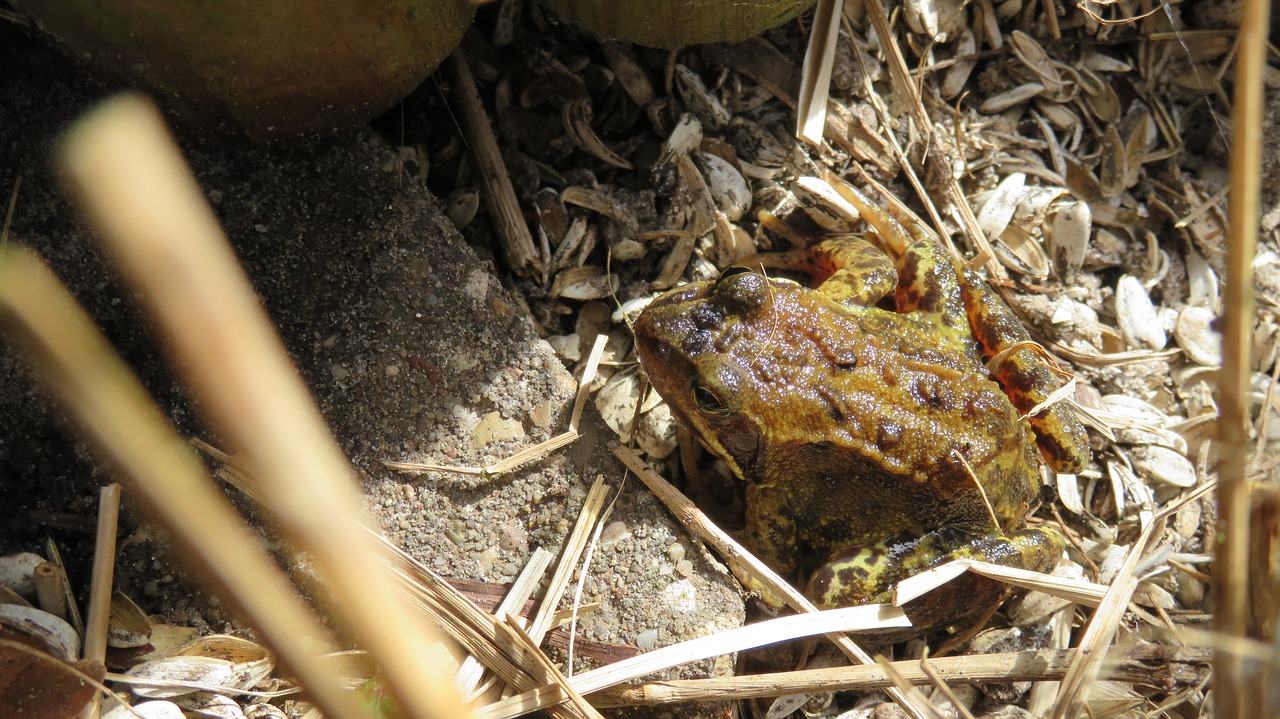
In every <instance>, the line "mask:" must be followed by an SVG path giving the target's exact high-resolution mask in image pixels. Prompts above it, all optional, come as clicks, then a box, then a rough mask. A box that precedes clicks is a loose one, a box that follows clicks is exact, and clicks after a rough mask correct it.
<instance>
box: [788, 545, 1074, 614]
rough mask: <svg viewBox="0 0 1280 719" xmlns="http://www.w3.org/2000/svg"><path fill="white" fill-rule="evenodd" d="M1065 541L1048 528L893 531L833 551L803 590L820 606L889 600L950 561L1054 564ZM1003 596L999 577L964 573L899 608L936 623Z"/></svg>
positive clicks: (987, 606) (977, 610) (1037, 567)
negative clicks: (904, 584)
mask: <svg viewBox="0 0 1280 719" xmlns="http://www.w3.org/2000/svg"><path fill="white" fill-rule="evenodd" d="M1064 545H1065V542H1064V541H1063V539H1062V535H1061V534H1059V533H1058V531H1057V530H1056V529H1054V528H1052V527H1035V528H1028V529H1023V530H1019V531H1016V532H1010V533H1007V534H1003V535H991V536H973V535H967V534H965V533H963V532H961V531H960V530H956V529H941V530H936V531H932V532H928V533H926V534H924V535H923V536H906V535H904V536H900V537H896V538H894V539H892V540H888V541H884V542H879V543H877V544H873V545H868V546H862V547H855V548H851V549H848V550H844V551H837V552H834V553H832V555H831V556H830V557H828V560H827V561H826V563H824V564H823V565H822V566H820V567H818V568H817V569H816V570H815V571H814V572H813V574H812V575H810V577H809V582H808V585H807V586H806V589H805V594H806V595H807V596H808V597H809V598H810V599H812V600H813V602H814V604H817V605H818V606H819V607H822V608H827V609H830V608H835V607H846V606H853V605H857V604H866V603H870V602H881V603H887V602H891V601H892V599H893V589H894V587H895V586H896V585H897V583H898V582H899V581H900V580H902V579H904V578H906V577H909V576H912V575H914V574H918V573H920V572H923V571H925V570H928V569H932V568H933V567H937V566H940V565H942V564H945V563H947V562H950V561H953V560H957V559H975V560H980V561H985V562H991V563H994V564H1001V565H1004V566H1007V567H1016V568H1019V569H1027V570H1031V571H1037V572H1047V571H1049V570H1051V569H1053V568H1054V567H1055V566H1056V565H1057V563H1058V560H1059V558H1060V557H1061V556H1062V550H1063V547H1064ZM1009 593H1010V587H1009V586H1008V585H1006V584H1004V583H1003V582H999V581H997V580H993V579H987V578H985V577H980V576H978V575H976V574H973V573H972V572H966V573H965V574H962V575H961V576H959V577H957V578H955V579H953V580H952V581H951V582H949V583H948V584H947V585H946V586H945V588H939V589H937V590H934V591H931V592H929V593H927V594H925V595H923V596H921V597H918V598H916V599H913V600H911V601H910V602H908V603H907V604H906V606H905V607H904V608H905V609H906V612H907V616H909V617H910V618H911V621H912V623H914V624H916V625H917V626H919V627H922V628H928V627H940V626H943V625H945V624H950V623H954V622H958V621H960V620H962V619H968V618H971V617H975V616H978V615H981V614H984V613H986V612H988V611H990V610H991V609H992V608H993V607H994V606H995V605H997V604H999V603H1000V602H1001V601H1003V600H1004V599H1005V597H1007V596H1008V594H1009Z"/></svg>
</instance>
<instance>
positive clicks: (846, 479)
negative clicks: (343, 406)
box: [635, 202, 1089, 626]
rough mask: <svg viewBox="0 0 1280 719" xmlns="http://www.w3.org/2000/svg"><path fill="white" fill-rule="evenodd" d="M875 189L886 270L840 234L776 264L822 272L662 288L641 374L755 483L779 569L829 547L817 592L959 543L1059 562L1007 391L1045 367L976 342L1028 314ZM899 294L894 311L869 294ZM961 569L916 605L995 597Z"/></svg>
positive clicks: (813, 593)
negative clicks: (1033, 517) (951, 585)
mask: <svg viewBox="0 0 1280 719" xmlns="http://www.w3.org/2000/svg"><path fill="white" fill-rule="evenodd" d="M866 204H867V205H868V207H867V208H859V209H861V210H862V212H863V214H864V216H867V215H868V214H869V213H878V215H877V216H876V217H875V218H874V220H875V221H874V222H873V226H875V225H876V224H877V223H879V224H881V225H882V226H886V227H888V228H890V229H888V230H886V232H892V233H893V234H894V237H891V238H889V240H890V245H891V246H892V244H893V243H895V242H896V243H898V244H899V245H900V246H901V250H900V252H901V257H900V258H899V260H898V263H897V267H896V270H895V267H894V264H893V263H892V261H891V260H889V258H888V257H887V256H886V255H885V254H884V252H882V251H881V250H879V249H877V248H875V247H873V246H872V245H871V244H869V243H867V242H866V241H864V240H861V239H856V238H842V239H839V240H829V241H826V242H823V243H819V244H818V245H817V246H815V247H813V248H810V250H808V251H806V252H805V253H803V254H796V253H784V254H783V255H781V256H778V255H775V256H773V257H772V258H771V259H770V261H769V262H768V264H771V265H773V266H779V265H782V266H787V267H790V268H792V269H804V270H806V271H809V272H811V273H812V274H813V275H814V277H815V278H816V279H817V281H818V282H820V283H821V284H820V288H819V289H818V290H813V289H808V288H804V287H800V286H797V285H794V284H791V283H787V282H782V281H777V280H770V279H768V278H766V277H764V276H763V275H760V274H757V273H755V272H751V271H748V270H745V269H743V268H731V269H729V270H726V271H725V272H724V273H723V274H722V275H721V276H720V278H719V279H717V280H714V281H709V282H701V283H696V284H692V285H688V286H685V287H682V288H679V289H677V290H675V291H673V292H670V293H668V294H666V295H664V296H663V297H660V298H659V299H657V300H655V301H654V303H653V304H652V305H650V306H649V307H648V308H647V309H646V310H645V311H644V312H643V313H642V314H641V316H640V317H639V318H638V320H637V321H636V326H635V333H636V347H637V351H638V353H639V355H640V360H641V363H642V364H643V365H644V368H645V371H646V372H647V373H648V375H649V379H650V381H651V382H652V383H653V386H654V387H655V388H656V389H657V390H658V392H659V393H660V394H661V395H662V396H663V397H664V398H665V399H666V400H667V403H668V404H669V405H670V406H671V409H672V411H673V412H674V413H675V414H676V416H677V417H678V418H679V419H680V420H681V421H682V422H683V423H684V424H685V425H686V426H688V427H689V428H690V430H692V431H693V432H694V434H695V435H697V436H698V438H699V439H700V440H701V441H702V443H703V444H704V445H705V446H706V447H707V448H708V449H709V450H710V451H711V452H713V453H714V454H716V455H717V456H718V457H720V458H721V459H722V460H723V461H724V462H725V464H726V465H727V466H728V467H729V469H730V470H731V471H732V472H733V473H734V474H735V475H736V476H738V477H740V478H742V479H744V480H746V481H747V486H746V505H747V543H748V546H749V547H750V548H751V549H752V550H753V551H754V552H756V553H757V555H758V556H759V557H760V558H761V559H762V560H763V561H765V562H766V563H767V564H769V565H770V566H771V567H773V568H774V569H775V570H777V571H778V572H779V573H781V574H782V575H783V576H790V575H793V574H794V573H795V571H796V569H797V567H798V562H799V561H800V558H801V557H802V556H803V555H804V554H805V553H811V554H813V555H817V556H820V557H825V560H824V561H823V562H822V563H821V564H820V565H819V566H818V567H817V568H816V569H815V570H814V571H813V572H812V573H811V574H810V579H809V583H808V586H807V592H806V593H807V594H808V595H809V596H810V597H811V598H812V599H813V600H814V602H815V603H817V604H819V605H820V606H824V607H834V606H847V605H852V604H858V603H864V602H869V601H883V600H885V599H886V598H887V595H888V592H889V591H891V590H892V588H893V586H894V585H895V584H896V583H897V582H898V581H899V580H900V579H902V578H904V577H906V576H909V575H910V574H913V573H915V572H918V571H920V570H923V569H926V568H928V567H931V566H934V565H937V564H941V563H943V562H945V561H949V560H951V559H955V558H961V557H967V558H975V559H983V560H986V561H991V562H997V563H1000V564H1004V565H1007V566H1014V567H1021V568H1026V569H1032V570H1040V571H1047V570H1049V569H1052V567H1053V566H1054V565H1055V564H1056V563H1057V561H1058V558H1059V556H1060V555H1061V553H1062V548H1063V541H1062V538H1061V536H1060V535H1059V534H1058V532H1057V531H1056V530H1054V529H1052V528H1048V527H1041V528H1036V529H1026V528H1023V519H1024V517H1025V516H1026V514H1027V512H1028V511H1029V510H1030V509H1031V508H1032V507H1033V505H1034V503H1035V502H1036V501H1038V495H1039V489H1040V483H1039V473H1038V459H1037V456H1036V454H1037V453H1036V431H1035V429H1033V424H1032V423H1030V422H1028V421H1027V420H1025V419H1023V418H1022V417H1021V415H1020V412H1019V408H1018V407H1016V406H1015V402H1011V400H1010V396H1011V394H1016V395H1017V397H1015V399H1016V401H1017V403H1018V404H1019V405H1021V404H1022V403H1024V402H1030V404H1028V405H1027V408H1028V409H1029V408H1030V407H1031V406H1033V405H1034V404H1035V401H1037V400H1034V399H1029V398H1034V397H1043V396H1045V395H1047V394H1048V393H1049V392H1051V391H1052V382H1053V379H1052V377H1051V376H1050V375H1049V373H1048V371H1047V370H1045V369H1044V368H1043V367H1042V366H1041V365H1040V364H1039V361H1038V360H1036V359H1035V357H1034V355H1031V357H1030V359H1029V360H1028V358H1026V357H1022V358H1020V359H1018V358H1019V354H1017V353H1015V354H1014V355H1011V357H1013V358H1015V359H1011V360H1009V361H1006V362H1005V363H1004V367H1005V371H1004V372H1003V375H1005V376H1002V377H1001V379H1002V381H997V379H996V378H994V377H993V375H992V373H991V372H989V371H988V370H987V369H986V367H985V366H984V365H983V356H984V354H985V355H987V356H989V355H990V354H994V353H995V352H998V351H999V350H1000V349H1001V348H1003V347H1006V346H1009V345H1011V344H1014V343H1017V342H1020V341H1022V340H1024V339H1026V332H1025V329H1023V327H1022V325H1021V323H1019V322H1018V321H1017V319H1016V318H1015V317H1013V315H1012V313H1011V312H1010V311H1009V310H1008V308H1007V307H1005V306H1003V304H1002V303H999V300H998V299H997V298H995V296H994V294H993V293H992V292H991V291H990V290H989V289H988V288H987V287H986V285H985V284H984V283H982V282H981V281H980V280H978V279H977V278H976V276H974V275H973V274H972V273H970V272H969V271H968V270H967V269H965V268H963V266H959V265H958V264H957V263H954V262H953V261H952V259H951V258H950V257H949V256H947V254H946V253H945V252H944V251H943V250H941V249H940V248H938V247H937V246H936V245H934V244H933V243H932V242H930V241H929V240H927V239H925V238H919V237H917V238H915V239H911V238H909V237H908V236H907V235H906V232H905V231H903V230H901V228H900V227H898V226H897V223H896V222H893V221H892V220H891V219H890V218H888V217H887V215H885V214H884V213H883V211H881V210H879V208H876V207H875V206H873V205H871V204H870V203H869V202H867V203H866ZM886 223H891V224H886ZM894 228H896V229H894ZM758 259H766V257H765V256H762V257H761V258H758ZM890 293H892V294H893V295H894V300H893V304H894V306H895V310H886V309H881V308H880V307H878V306H876V304H877V302H878V301H880V300H881V299H882V298H883V297H885V296H886V295H889V294H890ZM997 303H998V304H999V306H998V307H996V308H994V309H993V308H992V306H993V305H996V304H997ZM992 318H994V320H993V321H992V323H991V324H990V325H983V324H980V325H979V326H978V327H977V328H976V331H975V327H974V324H971V323H972V322H975V321H977V322H986V321H987V320H991V319H992ZM975 334H976V335H977V336H978V337H980V338H981V339H982V342H981V343H980V342H979V341H978V340H977V339H975ZM997 374H1002V373H1001V372H997ZM1002 383H1003V384H1005V387H1004V388H1002V386H1001V385H1002ZM1010 389H1013V390H1016V393H1012V392H1008V390H1010ZM1053 423H1056V424H1052V423H1051V424H1050V425H1048V426H1049V429H1050V430H1051V431H1052V432H1051V435H1052V436H1048V437H1044V436H1042V438H1041V447H1042V449H1043V451H1044V452H1045V455H1046V458H1047V459H1049V460H1050V462H1051V464H1052V465H1053V466H1055V468H1057V469H1059V471H1075V470H1078V469H1080V468H1082V467H1083V465H1084V464H1085V463H1086V462H1087V460H1088V456H1089V455H1088V446H1087V443H1086V438H1085V436H1084V431H1083V428H1081V427H1080V426H1079V424H1078V422H1077V421H1076V420H1075V419H1074V417H1072V416H1071V415H1069V414H1065V413H1062V412H1059V413H1057V414H1055V418H1054V420H1053ZM1064 429H1065V431H1058V430H1064ZM966 463H967V465H968V466H967V467H966ZM975 479H976V482H977V484H975ZM978 484H980V485H981V490H979V487H978V486H977V485H978ZM984 495H985V500H984ZM988 506H989V509H988ZM965 581H967V582H969V585H970V586H967V587H965V589H964V590H963V591H962V592H948V593H946V595H947V597H948V599H947V600H945V601H939V600H938V598H937V597H933V598H931V599H926V600H923V601H925V602H929V603H927V604H926V603H921V604H919V605H917V606H916V607H915V611H914V612H913V611H912V607H911V605H908V613H909V614H912V616H913V619H914V620H915V621H916V623H917V624H923V625H927V626H937V625H941V624H945V623H950V622H952V621H958V620H961V619H964V618H968V617H974V616H978V615H980V614H983V613H985V612H986V611H988V610H990V609H992V608H994V606H995V605H996V604H997V603H998V602H999V601H1001V600H1002V599H1003V597H1004V596H1005V590H1004V589H1003V587H1001V586H1000V585H997V584H995V583H994V582H990V581H988V580H972V579H967V580H965ZM748 587H749V588H750V589H756V590H762V589H763V588H762V587H759V586H755V585H753V584H750V583H748ZM951 598H955V599H956V601H951ZM764 599H765V601H766V602H767V603H769V604H771V605H774V606H779V605H781V599H780V598H779V597H776V596H772V595H771V594H769V593H767V592H766V593H764Z"/></svg>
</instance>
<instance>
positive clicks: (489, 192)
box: [449, 46, 543, 275]
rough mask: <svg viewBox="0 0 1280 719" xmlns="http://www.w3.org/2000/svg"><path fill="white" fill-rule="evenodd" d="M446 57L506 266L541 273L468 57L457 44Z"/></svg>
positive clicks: (468, 143) (469, 143)
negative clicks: (451, 69) (451, 70)
mask: <svg viewBox="0 0 1280 719" xmlns="http://www.w3.org/2000/svg"><path fill="white" fill-rule="evenodd" d="M449 57H450V63H449V64H450V65H451V66H452V68H453V76H454V88H453V101H454V102H456V103H457V104H458V107H459V108H460V110H461V112H460V113H459V118H460V119H461V121H462V132H463V134H464V135H465V137H466V138H467V147H468V148H469V149H470V150H471V158H472V159H473V160H474V161H475V163H476V173H477V174H478V175H479V176H480V184H481V185H482V186H483V188H484V202H485V205H486V206H487V207H488V208H489V214H490V216H491V217H492V218H493V225H494V229H495V230H497V233H498V243H499V244H501V245H502V254H503V256H504V257H505V258H506V260H507V266H508V267H510V268H511V271H512V272H515V273H516V274H518V275H536V274H541V273H542V271H543V266H542V259H541V258H540V257H539V256H538V250H537V248H536V247H535V246H534V244H533V235H532V234H530V233H529V226H528V225H527V224H525V221H524V215H522V214H521V212H520V203H519V201H517V200H516V191H515V188H513V187H512V185H511V178H510V177H509V176H508V174H507V165H506V163H504V162H503V161H502V153H501V152H500V151H499V150H498V141H497V139H496V138H495V137H494V135H493V128H492V127H491V126H490V125H489V116H488V115H487V114H486V113H485V111H484V103H483V102H481V100H480V92H479V90H477V89H476V81H475V78H474V77H473V76H472V75H471V66H470V65H468V64H467V56H466V54H465V53H464V52H463V51H462V48H461V47H460V46H459V47H456V48H454V50H453V53H452V54H451V55H450V56H449Z"/></svg>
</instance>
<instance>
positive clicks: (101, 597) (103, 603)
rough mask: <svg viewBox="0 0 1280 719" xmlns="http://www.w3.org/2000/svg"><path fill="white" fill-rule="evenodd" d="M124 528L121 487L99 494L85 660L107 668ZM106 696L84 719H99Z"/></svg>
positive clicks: (94, 703)
mask: <svg viewBox="0 0 1280 719" xmlns="http://www.w3.org/2000/svg"><path fill="white" fill-rule="evenodd" d="M119 526H120V485H118V484H111V485H108V486H106V487H103V488H102V491H100V492H98V535H97V538H96V540H95V542H94V545H93V576H92V578H91V579H90V580H89V610H88V612H86V616H85V627H84V651H83V652H82V657H83V658H84V659H88V660H90V661H95V662H98V663H99V664H102V665H104V666H105V665H106V663H107V622H108V620H109V619H110V617H111V588H112V587H113V586H114V581H113V580H114V577H115V568H116V532H117V530H118V529H119ZM101 702H102V695H101V694H96V695H94V697H93V700H92V701H90V702H89V705H88V706H86V707H85V708H84V711H82V712H80V717H81V719H96V717H97V716H98V709H99V707H100V705H101Z"/></svg>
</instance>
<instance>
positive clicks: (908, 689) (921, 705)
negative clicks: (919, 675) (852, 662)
mask: <svg viewBox="0 0 1280 719" xmlns="http://www.w3.org/2000/svg"><path fill="white" fill-rule="evenodd" d="M876 666H878V667H880V668H881V669H882V670H884V673H885V676H887V677H888V678H889V681H890V682H892V684H893V686H894V687H895V688H897V690H898V691H900V692H902V695H903V696H904V697H906V698H907V701H909V702H911V705H912V706H914V707H915V708H916V711H918V712H920V713H922V714H924V715H925V716H928V717H932V718H933V719H942V718H943V715H942V712H940V711H938V710H937V709H936V708H935V707H934V706H933V705H932V704H931V703H929V700H928V698H926V697H925V695H924V693H923V692H921V691H920V690H919V689H917V688H916V686H915V685H914V684H912V683H911V682H909V681H907V680H906V678H905V677H903V676H902V674H900V673H899V672H898V671H897V670H896V669H895V668H894V667H893V663H892V662H890V661H889V660H888V659H885V658H884V657H882V656H877V657H876ZM925 676H929V675H927V674H926V675H925ZM929 681H930V682H932V681H933V677H931V676H930V677H929Z"/></svg>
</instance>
